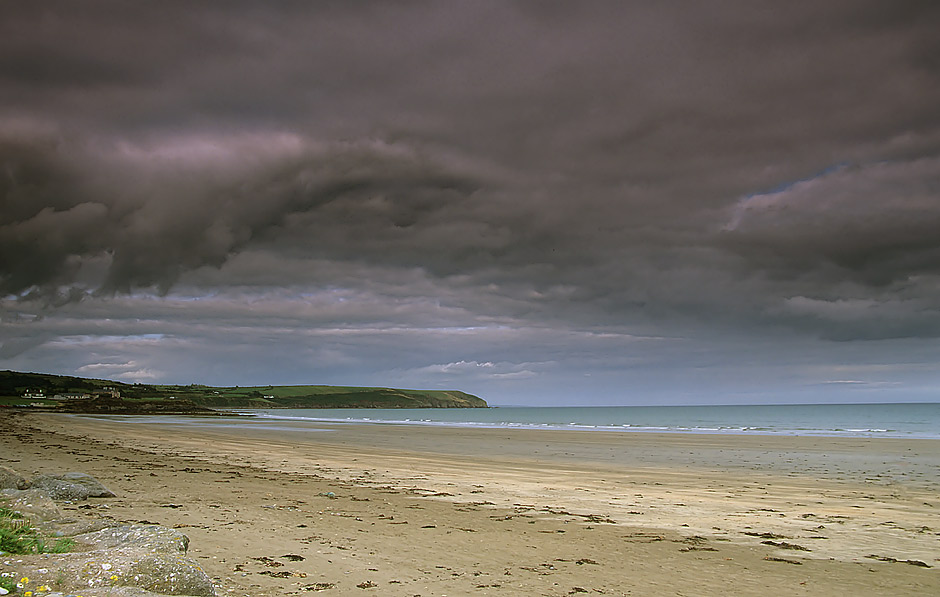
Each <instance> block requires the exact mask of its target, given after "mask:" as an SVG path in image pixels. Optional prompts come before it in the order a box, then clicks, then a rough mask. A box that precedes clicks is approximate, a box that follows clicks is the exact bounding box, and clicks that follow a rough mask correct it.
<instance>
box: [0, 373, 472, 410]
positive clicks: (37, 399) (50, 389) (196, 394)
mask: <svg viewBox="0 0 940 597" xmlns="http://www.w3.org/2000/svg"><path fill="white" fill-rule="evenodd" d="M67 394H71V395H73V396H71V397H70V398H69V399H67V400H66V399H65V396H66V395H67ZM112 394H119V397H117V396H112ZM56 396H59V398H58V399H57V398H55V397H56ZM85 396H88V398H85ZM83 400H89V401H94V400H99V401H104V402H108V401H111V402H115V401H119V402H120V403H123V404H124V405H126V406H128V407H131V406H133V405H134V404H135V403H137V404H140V403H144V402H146V403H154V402H161V401H172V402H174V403H179V404H183V403H189V404H192V405H194V406H197V407H208V408H486V406H487V404H486V402H485V401H484V400H483V399H481V398H478V397H476V396H473V395H471V394H467V393H466V392H461V391H458V390H405V389H396V388H375V387H357V386H323V385H304V386H241V387H240V386H230V387H214V386H205V385H198V384H191V385H158V384H139V383H135V384H128V383H122V382H116V381H109V380H103V379H87V378H82V377H70V376H63V375H50V374H45V373H20V372H16V371H0V405H7V406H14V405H15V406H24V405H34V406H40V405H44V406H46V407H51V408H62V407H63V406H64V405H66V404H68V405H70V408H72V407H75V405H78V404H81V403H82V401H83Z"/></svg>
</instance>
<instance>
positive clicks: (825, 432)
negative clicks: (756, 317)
mask: <svg viewBox="0 0 940 597" xmlns="http://www.w3.org/2000/svg"><path fill="white" fill-rule="evenodd" d="M238 412H242V413H245V414H251V415H254V416H255V417H257V418H258V419H263V420H268V421H272V422H273V421H274V420H282V421H291V420H294V421H322V422H331V423H360V424H361V423H372V424H386V425H434V426H444V427H489V428H520V429H568V430H603V431H619V432H658V433H723V434H749V435H750V434H754V435H797V436H830V437H902V438H930V439H940V403H902V404H795V405H749V406H595V407H576V406H568V407H499V408H486V409H367V410H366V409H250V410H241V409H239V410H238Z"/></svg>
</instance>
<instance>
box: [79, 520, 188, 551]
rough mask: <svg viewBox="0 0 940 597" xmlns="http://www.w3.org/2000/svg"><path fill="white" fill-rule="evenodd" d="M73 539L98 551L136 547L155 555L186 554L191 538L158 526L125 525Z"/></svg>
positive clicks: (174, 530)
mask: <svg viewBox="0 0 940 597" xmlns="http://www.w3.org/2000/svg"><path fill="white" fill-rule="evenodd" d="M73 539H75V541H76V542H78V543H82V544H84V545H87V546H88V548H89V549H91V550H96V551H98V550H106V549H114V548H117V547H134V548H139V549H146V550H148V551H152V552H155V553H173V554H184V553H186V550H187V549H188V548H189V537H187V536H186V535H184V534H183V533H181V532H179V531H177V530H176V529H169V528H167V527H161V526H158V525H141V524H125V525H120V526H113V527H109V528H106V529H101V530H99V531H94V532H92V533H85V534H83V535H75V536H74V537H73Z"/></svg>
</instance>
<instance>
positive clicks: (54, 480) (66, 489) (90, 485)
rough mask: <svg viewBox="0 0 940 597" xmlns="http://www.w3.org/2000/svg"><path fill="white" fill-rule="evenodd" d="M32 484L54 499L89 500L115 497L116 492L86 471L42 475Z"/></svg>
mask: <svg viewBox="0 0 940 597" xmlns="http://www.w3.org/2000/svg"><path fill="white" fill-rule="evenodd" d="M31 486H32V487H33V488H35V489H41V490H43V491H45V492H46V493H47V494H49V497H51V498H52V499H54V500H87V499H88V498H90V497H114V493H113V492H112V491H111V490H110V489H108V488H107V487H105V486H104V485H102V484H101V483H100V482H99V481H98V480H97V479H95V478H94V477H92V476H91V475H86V474H85V473H65V474H62V475H40V476H39V477H36V478H35V479H33V481H32V484H31Z"/></svg>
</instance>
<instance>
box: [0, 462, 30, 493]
mask: <svg viewBox="0 0 940 597" xmlns="http://www.w3.org/2000/svg"><path fill="white" fill-rule="evenodd" d="M0 489H29V481H27V480H26V477H23V476H22V475H20V474H19V473H17V472H16V471H15V470H13V469H11V468H8V467H5V466H3V465H0Z"/></svg>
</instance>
